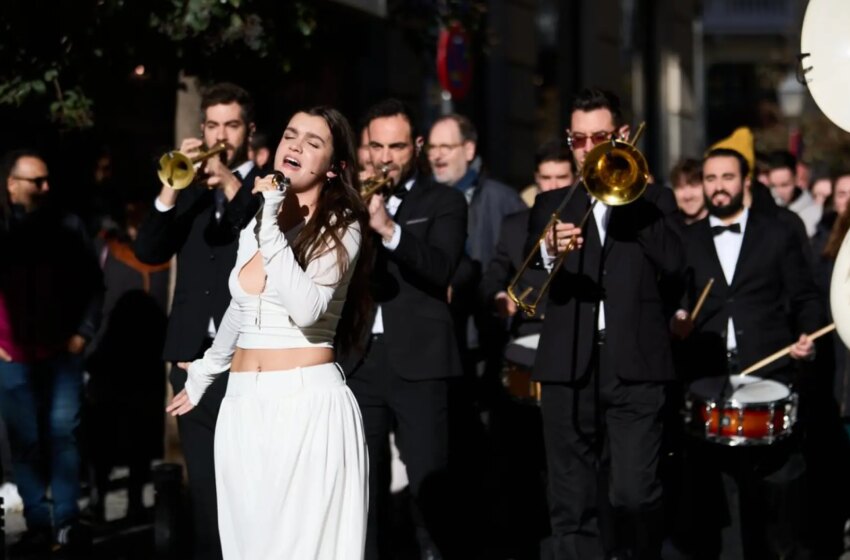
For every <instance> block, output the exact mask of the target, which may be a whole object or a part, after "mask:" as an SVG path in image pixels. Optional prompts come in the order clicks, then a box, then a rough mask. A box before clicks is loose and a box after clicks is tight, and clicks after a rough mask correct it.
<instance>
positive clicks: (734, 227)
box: [711, 223, 741, 236]
mask: <svg viewBox="0 0 850 560" xmlns="http://www.w3.org/2000/svg"><path fill="white" fill-rule="evenodd" d="M724 231H730V232H732V233H741V224H739V223H734V224H729V225H728V226H711V233H713V234H714V235H715V236H718V235H720V234H721V233H723V232H724Z"/></svg>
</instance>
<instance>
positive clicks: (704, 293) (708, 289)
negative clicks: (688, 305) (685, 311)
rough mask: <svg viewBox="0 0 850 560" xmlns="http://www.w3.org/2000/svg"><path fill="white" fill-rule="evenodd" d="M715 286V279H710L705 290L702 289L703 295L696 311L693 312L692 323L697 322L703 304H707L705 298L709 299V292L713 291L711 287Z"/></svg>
mask: <svg viewBox="0 0 850 560" xmlns="http://www.w3.org/2000/svg"><path fill="white" fill-rule="evenodd" d="M713 285H714V278H709V279H708V282H706V283H705V288H703V289H702V293H701V294H700V295H699V299H698V300H697V304H696V305H695V306H694V310H693V311H691V321H696V320H697V315H699V312H700V309H702V304H703V303H705V298H707V297H708V292H710V291H711V287H712V286H713Z"/></svg>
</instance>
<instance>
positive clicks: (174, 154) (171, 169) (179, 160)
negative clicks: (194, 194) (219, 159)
mask: <svg viewBox="0 0 850 560" xmlns="http://www.w3.org/2000/svg"><path fill="white" fill-rule="evenodd" d="M226 149H227V144H225V143H224V142H219V143H218V144H216V145H214V146H213V147H212V148H210V149H209V150H207V151H205V152H204V151H202V152H201V153H200V154H198V155H196V156H195V157H191V158H190V157H189V156H187V155H186V154H184V153H181V152H178V151H176V150H172V151H170V152H166V153H165V155H163V156H162V157H161V158H159V169H157V172H156V173H157V175H159V180H160V181H162V183H163V184H164V185H168V186H169V187H171V188H172V189H174V190H180V189H185V188H186V187H188V186H189V185H191V184H192V181H194V180H195V175H196V174H197V172H198V171H197V169H195V165H196V164H198V163H200V162H202V161H205V160H208V159H209V158H211V157H213V156H216V155H218V154H220V153H221V152H223V151H224V150H226Z"/></svg>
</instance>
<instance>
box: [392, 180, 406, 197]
mask: <svg viewBox="0 0 850 560" xmlns="http://www.w3.org/2000/svg"><path fill="white" fill-rule="evenodd" d="M408 192H410V191H409V190H407V188H406V187H405V186H404V183H399V185H398V186H397V187H396V188H395V189H394V190H393V194H392V195H393V196H394V197H396V198H398V199H403V198H404V197H405V196H407V193H408Z"/></svg>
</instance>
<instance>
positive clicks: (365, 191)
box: [360, 165, 392, 202]
mask: <svg viewBox="0 0 850 560" xmlns="http://www.w3.org/2000/svg"><path fill="white" fill-rule="evenodd" d="M389 173H390V168H389V167H387V166H386V165H385V166H383V167H382V168H381V174H380V175H377V176H374V177H369V178H368V179H366V180H365V181H363V184H362V185H361V187H360V198H362V199H363V201H364V202H369V199H370V198H372V195H373V194H375V193H377V192H379V191H381V190H384V189H387V190H389V187H390V186H391V185H392V179H391V178H390V175H389Z"/></svg>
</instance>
